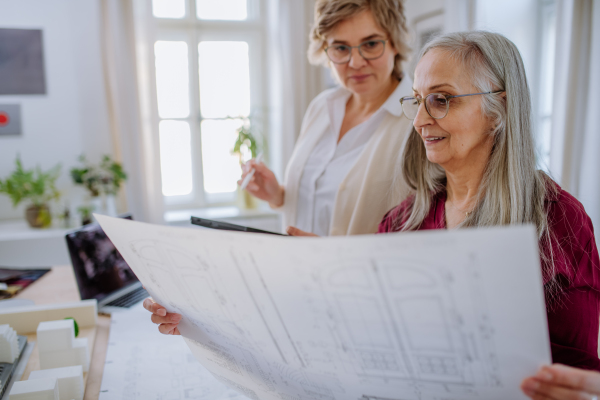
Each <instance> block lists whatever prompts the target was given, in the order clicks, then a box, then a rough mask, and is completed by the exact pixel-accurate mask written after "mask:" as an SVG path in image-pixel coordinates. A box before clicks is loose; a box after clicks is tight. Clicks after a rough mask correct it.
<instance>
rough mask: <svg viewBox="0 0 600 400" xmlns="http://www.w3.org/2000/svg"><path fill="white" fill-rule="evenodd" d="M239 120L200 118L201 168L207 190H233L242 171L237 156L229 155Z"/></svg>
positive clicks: (240, 123)
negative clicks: (202, 119)
mask: <svg viewBox="0 0 600 400" xmlns="http://www.w3.org/2000/svg"><path fill="white" fill-rule="evenodd" d="M241 125H242V122H241V121H240V120H220V121H215V120H204V121H202V125H201V129H202V170H203V172H204V190H205V191H206V192H207V193H228V192H234V191H235V190H236V186H237V181H238V179H240V176H241V174H242V170H241V168H240V163H239V160H238V157H237V156H236V155H234V154H231V150H232V149H233V145H234V144H235V141H236V139H237V132H236V129H238V128H239V127H240V126H241Z"/></svg>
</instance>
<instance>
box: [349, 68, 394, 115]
mask: <svg viewBox="0 0 600 400" xmlns="http://www.w3.org/2000/svg"><path fill="white" fill-rule="evenodd" d="M399 83H400V82H399V81H398V80H397V79H396V78H394V77H391V79H390V81H389V84H388V85H387V86H386V87H385V88H384V90H380V91H378V92H377V93H369V94H364V95H361V94H359V93H352V96H350V99H348V103H346V111H347V112H348V111H350V112H352V113H354V114H359V115H371V114H373V113H374V112H375V111H377V110H379V108H380V107H381V106H382V105H383V103H385V101H386V100H387V99H388V97H390V95H391V94H392V93H394V90H396V88H397V87H398V84H399Z"/></svg>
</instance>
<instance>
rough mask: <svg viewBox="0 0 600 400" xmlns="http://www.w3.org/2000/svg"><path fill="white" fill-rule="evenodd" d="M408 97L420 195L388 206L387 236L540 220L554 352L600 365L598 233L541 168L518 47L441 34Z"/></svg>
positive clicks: (495, 38)
mask: <svg viewBox="0 0 600 400" xmlns="http://www.w3.org/2000/svg"><path fill="white" fill-rule="evenodd" d="M401 102H402V108H403V111H404V113H405V115H406V116H407V117H408V118H410V119H412V120H413V125H414V128H415V129H414V130H413V131H412V133H411V134H410V137H409V139H408V142H407V144H406V147H405V149H404V154H403V156H404V159H403V166H402V172H403V175H404V178H405V179H406V181H407V182H408V185H409V186H410V187H411V189H412V190H413V194H412V195H411V196H409V197H408V198H407V199H406V200H405V201H404V202H402V203H401V204H400V205H399V206H397V207H396V208H394V209H392V210H391V211H390V212H388V214H387V215H386V216H385V218H384V219H383V221H382V222H381V224H380V227H379V232H392V231H414V230H422V229H452V228H466V227H486V226H495V225H520V224H533V225H534V226H535V227H536V228H537V232H538V238H539V249H540V254H541V261H542V262H541V265H542V276H543V282H544V291H545V296H546V308H547V316H548V328H549V334H550V342H551V351H552V358H553V360H554V362H558V363H562V364H566V365H570V366H574V367H580V368H584V369H591V370H600V360H599V359H598V327H599V322H600V321H599V316H600V269H599V268H600V261H599V258H598V250H597V249H596V242H595V239H594V230H593V227H592V223H591V220H590V218H589V217H588V216H587V214H586V213H585V210H584V209H583V206H582V205H581V203H579V202H578V201H577V200H576V199H575V198H574V197H573V196H571V195H570V194H569V193H567V192H566V191H564V190H562V189H561V188H560V187H559V186H558V185H557V184H556V183H555V182H553V181H552V179H550V178H549V177H548V176H547V175H546V174H545V173H544V172H542V171H540V170H538V169H537V168H536V160H535V152H534V140H533V132H532V128H531V100H530V96H529V88H528V85H527V79H526V77H525V69H524V67H523V63H522V60H521V56H520V54H519V52H518V50H517V48H516V47H515V45H514V44H513V43H512V42H511V41H509V40H508V39H506V38H505V37H504V36H502V35H499V34H495V33H489V32H462V33H451V34H447V35H444V36H440V37H437V38H435V39H433V40H432V41H431V42H429V43H428V44H427V45H426V46H425V49H424V50H423V51H422V56H421V58H420V61H419V63H418V65H417V68H416V71H415V79H414V86H413V94H412V95H411V96H407V97H403V98H402V99H401ZM507 290H508V291H509V290H510V288H507ZM507 295H508V292H507ZM540 398H545V397H540ZM549 398H550V397H549Z"/></svg>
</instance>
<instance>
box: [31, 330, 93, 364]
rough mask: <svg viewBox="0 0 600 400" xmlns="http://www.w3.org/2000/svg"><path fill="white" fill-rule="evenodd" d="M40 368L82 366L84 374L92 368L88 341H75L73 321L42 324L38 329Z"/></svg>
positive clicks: (84, 339)
mask: <svg viewBox="0 0 600 400" xmlns="http://www.w3.org/2000/svg"><path fill="white" fill-rule="evenodd" d="M37 341H38V351H39V358H40V368H41V369H49V368H61V367H71V366H76V365H81V367H82V368H83V372H87V371H88V369H89V367H90V357H89V352H88V341H87V339H86V338H83V339H75V325H74V322H73V320H72V319H62V320H58V321H47V322H41V323H40V324H39V325H38V328H37Z"/></svg>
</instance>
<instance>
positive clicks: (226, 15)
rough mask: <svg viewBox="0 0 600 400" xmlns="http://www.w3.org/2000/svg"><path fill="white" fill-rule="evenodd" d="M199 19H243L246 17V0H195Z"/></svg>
mask: <svg viewBox="0 0 600 400" xmlns="http://www.w3.org/2000/svg"><path fill="white" fill-rule="evenodd" d="M196 10H197V14H198V18H200V19H223V20H236V21H239V20H244V19H246V18H248V5H247V1H246V0H196Z"/></svg>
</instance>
